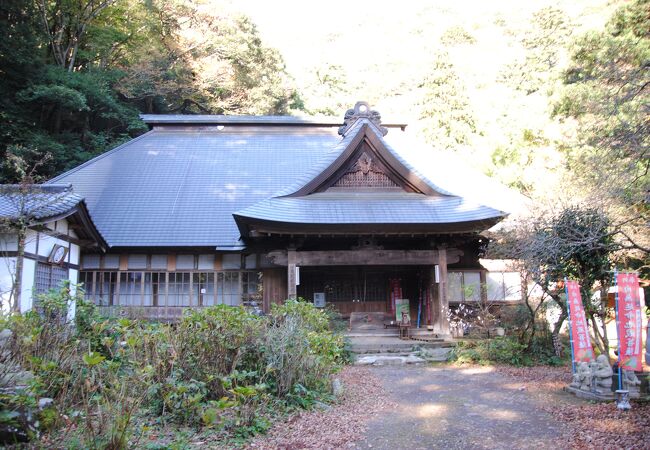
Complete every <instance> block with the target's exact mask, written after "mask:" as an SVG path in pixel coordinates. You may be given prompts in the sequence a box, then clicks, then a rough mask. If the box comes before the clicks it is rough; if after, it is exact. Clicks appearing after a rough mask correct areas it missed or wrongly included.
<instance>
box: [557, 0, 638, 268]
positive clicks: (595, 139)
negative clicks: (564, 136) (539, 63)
mask: <svg viewBox="0 0 650 450" xmlns="http://www.w3.org/2000/svg"><path fill="white" fill-rule="evenodd" d="M649 10H650V1H648V0H636V1H634V2H632V3H629V4H627V5H625V6H623V7H622V8H620V9H618V10H617V11H616V12H615V14H614V15H613V17H612V18H611V20H610V21H609V22H608V24H607V25H606V27H605V29H604V30H602V31H594V32H589V33H587V34H585V35H583V36H580V37H579V38H578V39H577V40H576V41H575V42H574V44H573V50H572V54H571V62H570V65H569V67H568V69H567V70H566V71H565V72H564V76H563V82H564V87H563V90H562V95H561V97H560V99H559V100H558V101H557V103H556V104H555V108H554V113H555V115H556V116H558V117H560V118H562V119H570V120H566V124H567V125H568V126H569V127H570V129H573V128H574V129H575V133H574V134H575V136H576V138H575V139H574V140H571V141H568V142H567V143H566V145H565V151H566V156H567V160H568V162H569V165H570V168H571V170H572V171H573V173H574V176H575V178H576V180H577V182H578V183H580V185H581V186H582V187H583V189H584V190H585V191H586V192H587V196H589V197H592V198H596V199H599V201H600V202H601V204H603V205H606V207H607V208H608V211H609V215H610V217H611V218H612V221H614V222H615V223H617V224H619V225H620V226H621V229H622V232H624V233H625V234H626V236H627V239H628V241H629V242H630V248H629V249H628V251H627V252H626V254H625V257H626V261H625V264H626V265H629V266H631V267H634V268H639V269H640V270H642V271H644V273H647V272H648V270H650V257H649V256H648V255H649V254H650V252H649V249H650V235H648V232H647V224H648V219H649V217H650V208H649V207H648V192H650V173H649V171H650V158H649V157H648V148H649V144H650V15H649V14H648V11H649Z"/></svg>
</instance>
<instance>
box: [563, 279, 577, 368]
mask: <svg viewBox="0 0 650 450" xmlns="http://www.w3.org/2000/svg"><path fill="white" fill-rule="evenodd" d="M564 292H565V293H566V313H567V323H568V324H569V347H571V370H572V371H573V373H576V360H575V356H574V354H573V332H572V331H571V328H572V327H571V302H570V301H569V283H568V280H567V277H564Z"/></svg>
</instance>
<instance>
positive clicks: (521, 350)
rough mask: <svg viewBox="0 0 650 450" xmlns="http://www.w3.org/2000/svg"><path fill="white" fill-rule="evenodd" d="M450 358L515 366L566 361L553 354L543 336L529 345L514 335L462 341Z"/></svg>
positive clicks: (459, 360)
mask: <svg viewBox="0 0 650 450" xmlns="http://www.w3.org/2000/svg"><path fill="white" fill-rule="evenodd" d="M450 359H451V360H453V361H456V362H458V363H461V364H462V363H477V364H490V363H497V364H509V365H513V366H531V365H534V364H545V365H561V364H564V362H565V361H564V360H562V359H560V358H558V357H556V356H555V355H554V354H553V350H552V347H550V348H549V345H548V343H547V342H545V341H544V339H543V338H538V339H535V340H534V341H533V344H532V346H530V347H529V346H527V345H526V344H522V343H520V342H519V341H518V340H517V339H516V338H515V337H513V336H505V337H496V338H493V339H481V340H467V341H460V342H459V343H458V345H457V346H456V348H455V349H454V351H453V352H452V355H451V358H450Z"/></svg>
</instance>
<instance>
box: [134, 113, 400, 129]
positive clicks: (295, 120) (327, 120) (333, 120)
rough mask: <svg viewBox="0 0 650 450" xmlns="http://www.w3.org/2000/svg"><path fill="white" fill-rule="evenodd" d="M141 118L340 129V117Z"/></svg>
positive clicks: (144, 116)
mask: <svg viewBox="0 0 650 450" xmlns="http://www.w3.org/2000/svg"><path fill="white" fill-rule="evenodd" d="M140 118H141V119H142V120H143V121H144V122H145V123H148V124H150V125H162V124H214V125H228V124H232V125H307V126H309V125H312V126H329V127H337V128H338V127H340V126H341V120H340V119H339V118H338V117H296V116H246V115H237V116H225V115H202V114H192V115H189V114H140ZM383 126H385V127H390V128H402V127H406V124H405V123H385V124H383Z"/></svg>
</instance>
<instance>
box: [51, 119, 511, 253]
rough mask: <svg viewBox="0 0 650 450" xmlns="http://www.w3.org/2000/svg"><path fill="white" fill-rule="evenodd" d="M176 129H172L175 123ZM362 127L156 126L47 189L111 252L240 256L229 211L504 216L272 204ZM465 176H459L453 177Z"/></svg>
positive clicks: (358, 216)
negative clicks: (68, 197)
mask: <svg viewBox="0 0 650 450" xmlns="http://www.w3.org/2000/svg"><path fill="white" fill-rule="evenodd" d="M221 117H223V116H221ZM152 120H153V119H152ZM170 120H171V119H170ZM174 120H175V121H174V122H173V123H174V124H179V123H182V122H181V119H178V118H176V119H174ZM205 120H207V119H205ZM219 120H221V119H219ZM282 120H286V118H282ZM161 123H162V122H161ZM214 123H216V122H214ZM363 123H367V121H363V120H359V121H358V122H357V123H355V124H354V126H353V127H352V128H351V129H350V130H348V131H347V132H346V136H344V137H343V138H342V137H341V136H338V134H337V129H336V128H335V127H330V126H313V127H302V126H300V127H292V126H268V127H267V126H258V125H256V124H250V125H242V124H239V125H237V126H228V125H225V126H224V127H192V126H175V125H173V126H170V125H164V124H163V125H161V126H159V127H156V128H154V129H153V130H152V131H150V132H148V133H146V134H144V135H142V136H140V137H139V138H136V139H134V140H132V141H130V142H127V143H126V144H124V145H122V146H120V147H118V148H116V149H114V150H112V151H110V152H107V153H105V154H103V155H101V156H99V157H97V158H95V159H93V160H91V161H89V162H87V163H85V164H83V165H81V166H79V167H77V168H75V169H73V170H71V171H69V172H67V173H65V174H63V175H61V176H59V177H57V178H55V179H54V180H52V182H55V183H70V184H72V185H73V186H74V189H75V191H76V192H78V193H79V194H81V195H83V197H84V199H85V201H86V204H87V206H88V209H89V210H90V212H91V214H92V217H93V220H94V222H95V224H96V225H97V228H98V229H99V230H100V231H101V233H102V234H103V236H104V237H105V238H106V240H107V241H108V243H109V245H110V246H113V247H115V246H119V247H122V246H125V247H128V246H139V247H145V246H161V247H164V246H170V247H172V246H173V247H181V246H195V247H200V246H205V247H218V248H219V249H228V248H233V249H235V248H241V245H242V242H241V240H240V231H239V229H238V227H237V224H236V223H235V220H234V218H233V214H234V213H237V212H239V213H240V214H250V215H251V217H253V216H255V215H256V214H258V215H261V214H272V215H273V216H274V217H275V216H277V217H286V218H287V219H291V220H297V219H300V220H303V219H304V220H313V218H314V217H316V216H317V217H319V219H318V220H368V218H369V217H370V218H372V219H373V220H376V221H378V220H388V219H390V220H391V222H394V223H400V222H402V221H403V222H406V221H411V222H413V221H427V220H431V221H436V222H437V223H444V222H449V221H453V220H474V219H475V218H478V217H494V216H495V215H498V216H504V215H505V213H502V212H501V210H502V208H493V207H491V206H493V205H489V204H488V203H485V202H477V201H475V200H467V199H466V198H459V197H461V196H453V197H450V198H447V199H446V200H441V199H433V198H422V197H423V196H422V195H421V194H414V195H419V196H420V197H417V198H415V197H411V194H406V197H404V196H403V195H404V194H402V197H399V196H396V197H391V196H389V197H387V198H384V199H383V200H382V199H381V198H380V197H376V198H375V199H374V200H372V201H371V202H370V201H361V202H360V201H359V197H358V196H352V197H348V198H347V199H346V198H340V197H339V198H338V199H335V197H331V196H330V197H328V196H327V195H324V196H314V198H313V199H309V200H305V199H302V200H300V199H295V198H294V200H284V199H282V198H275V197H279V196H282V195H288V194H291V193H292V192H295V190H296V189H299V188H300V187H301V186H304V185H305V183H308V182H309V180H311V179H312V178H314V177H315V176H317V175H318V174H319V173H320V171H321V170H323V168H326V167H327V166H328V165H329V164H331V163H332V161H334V160H335V159H336V158H337V156H339V154H341V152H342V151H344V150H345V148H346V146H347V144H348V143H349V142H351V140H352V138H353V135H354V129H357V130H358V127H361V125H362V124H363ZM355 127H357V128H355ZM370 128H372V127H370ZM393 133H395V134H404V133H402V132H400V131H397V130H393V131H391V132H390V133H389V135H388V136H386V137H385V138H383V139H384V140H383V142H384V143H385V144H386V146H387V148H388V149H389V151H391V152H392V153H393V154H394V155H395V156H396V157H397V158H398V159H399V160H400V161H401V162H403V164H404V165H406V166H407V167H409V168H410V169H411V170H412V171H413V172H414V173H417V174H419V175H420V176H421V177H422V179H423V180H425V181H426V183H428V184H429V185H430V186H431V187H432V188H433V189H435V190H436V191H438V192H440V193H442V194H443V195H449V194H452V193H453V194H455V195H457V193H456V192H455V191H452V190H449V189H447V187H446V186H445V185H444V183H441V182H439V180H438V179H436V176H437V175H436V173H435V171H434V172H431V173H429V172H427V173H424V171H423V170H421V169H422V168H420V167H419V166H418V169H419V171H418V170H416V169H415V166H414V165H411V164H409V162H408V160H407V159H406V158H404V157H403V156H402V155H401V154H400V153H398V152H397V150H396V149H394V148H393V147H391V146H390V142H391V139H390V138H391V136H390V134H393ZM380 137H381V136H380ZM400 151H401V149H400ZM463 170H464V169H463V167H458V168H457V169H456V172H457V173H460V172H461V171H463ZM432 174H433V175H432ZM448 176H449V175H447V174H445V175H444V176H443V177H442V178H444V177H448ZM458 176H460V175H458ZM443 181H444V180H443ZM310 197H311V196H310ZM398 198H400V199H401V200H398ZM407 199H408V201H406V202H404V200H407ZM335 200H336V201H335ZM408 205H411V206H408ZM482 205H489V206H482ZM337 208H338V209H337Z"/></svg>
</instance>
